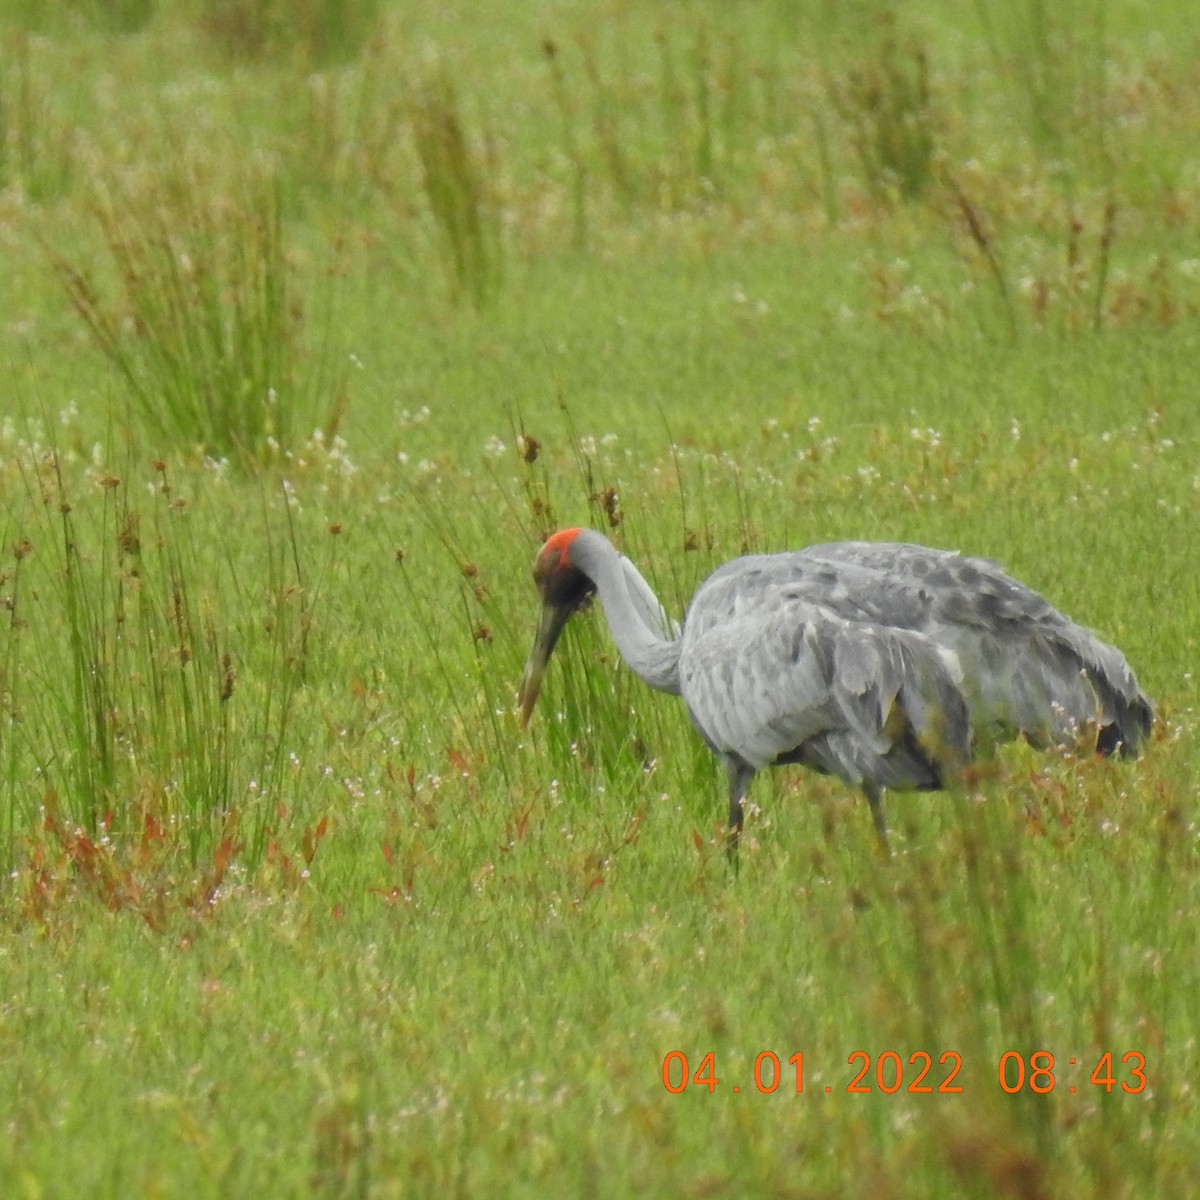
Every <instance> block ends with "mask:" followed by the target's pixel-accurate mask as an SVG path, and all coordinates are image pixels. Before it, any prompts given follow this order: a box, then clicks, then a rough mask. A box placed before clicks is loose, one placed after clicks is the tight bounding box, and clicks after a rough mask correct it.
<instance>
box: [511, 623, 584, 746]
mask: <svg viewBox="0 0 1200 1200" xmlns="http://www.w3.org/2000/svg"><path fill="white" fill-rule="evenodd" d="M573 611H574V609H573V607H572V606H570V605H562V604H545V605H543V607H542V616H541V620H540V621H539V622H538V629H537V634H536V635H535V636H534V639H533V649H532V650H530V652H529V658H528V659H527V660H526V662H525V674H524V675H523V676H522V677H521V687H520V690H519V691H518V692H517V703H518V704H519V705H520V706H521V713H520V720H521V728H522V729H524V728H525V726H526V725H528V724H529V716H530V714H531V713H532V712H533V706H534V704H535V703H536V702H537V698H538V691H539V690H540V689H541V686H542V676H543V675H545V673H546V664H547V663H548V662H549V661H550V655H551V654H552V653H553V652H554V647H555V646H556V645H557V643H558V637H559V634H561V633H562V631H563V626H564V625H566V623H567V618H568V617H569V616H570V615H571V613H572V612H573Z"/></svg>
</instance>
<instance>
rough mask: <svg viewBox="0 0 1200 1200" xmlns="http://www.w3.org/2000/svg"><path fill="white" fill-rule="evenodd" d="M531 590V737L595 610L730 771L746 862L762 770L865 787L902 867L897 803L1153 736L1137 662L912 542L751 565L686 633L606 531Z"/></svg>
mask: <svg viewBox="0 0 1200 1200" xmlns="http://www.w3.org/2000/svg"><path fill="white" fill-rule="evenodd" d="M533 577H534V581H535V583H536V584H537V587H538V590H539V592H540V593H541V597H542V613H541V620H540V622H539V625H538V630H537V634H536V637H535V640H534V644H533V649H532V651H531V653H530V655H529V660H528V662H527V664H526V666H525V674H524V678H523V679H522V680H521V687H520V691H519V693H518V703H519V705H520V720H521V724H522V726H524V725H526V724H527V723H528V721H529V717H530V714H531V713H532V711H533V707H534V703H535V702H536V700H537V696H538V691H539V689H540V687H541V684H542V678H543V676H544V674H545V669H546V664H547V662H548V661H549V659H550V655H551V653H552V651H553V650H554V647H555V644H556V643H557V641H558V638H559V635H560V634H561V632H562V630H563V627H564V626H565V624H566V622H567V620H568V618H569V617H570V616H571V614H572V613H573V612H575V610H576V609H577V608H579V606H580V605H581V604H582V603H583V602H584V601H585V600H586V599H588V597H590V596H591V595H593V594H596V595H598V596H599V598H600V603H601V605H602V606H603V609H604V615H605V617H606V618H607V620H608V626H609V629H610V631H611V633H612V637H613V640H614V641H615V642H616V645H617V649H618V651H619V652H620V654H621V657H622V658H623V659H624V660H625V662H626V663H627V664H628V666H629V667H630V669H631V670H632V671H633V672H634V673H635V674H636V675H638V676H639V677H640V678H641V679H643V680H644V681H645V682H646V683H648V684H649V685H650V686H651V687H654V688H659V689H660V690H662V691H665V692H672V693H674V694H676V695H680V696H682V697H683V702H684V704H685V705H686V706H687V711H688V715H689V716H690V717H691V720H692V723H693V724H694V725H695V727H696V729H697V730H698V731H699V733H700V735H701V737H703V738H704V740H705V741H706V742H707V743H708V745H709V746H710V747H712V749H713V750H714V751H715V752H716V754H717V755H718V757H719V758H720V759H721V761H722V762H723V763H724V765H725V770H726V774H727V776H728V782H729V831H728V847H729V850H730V854H731V856H735V855H736V850H737V844H738V839H739V837H740V835H741V832H742V827H743V819H744V804H745V799H746V793H747V789H748V788H749V785H750V780H751V778H752V777H753V775H754V773H755V772H756V771H757V770H759V768H761V767H766V766H770V765H772V764H777V763H802V764H804V765H806V766H809V767H812V768H815V769H816V770H817V771H820V772H822V773H825V774H829V775H834V776H837V777H838V778H840V779H843V780H845V781H846V783H848V784H852V785H855V786H857V787H860V788H862V790H863V792H864V793H865V794H866V797H867V800H868V802H869V804H870V808H871V815H872V817H873V819H874V823H875V829H876V832H877V834H878V836H879V840H880V842H881V844H882V846H883V848H884V850H885V851H886V850H887V825H886V822H885V820H884V813H883V806H882V793H883V791H884V789H894V790H899V791H912V790H934V789H938V788H942V787H944V786H947V785H949V784H951V783H953V782H954V781H955V780H956V779H957V778H958V777H959V776H960V775H961V772H962V770H963V768H964V767H965V766H966V765H967V764H968V763H969V762H970V761H971V759H972V758H973V756H974V755H975V754H976V753H977V752H978V751H980V750H981V748H982V747H983V746H984V745H987V744H993V743H995V742H997V741H1003V740H1008V739H1012V738H1016V737H1024V738H1026V739H1027V740H1028V741H1029V742H1030V743H1032V744H1033V745H1035V746H1038V747H1048V746H1052V745H1060V746H1073V745H1078V744H1079V743H1080V742H1081V741H1083V740H1084V739H1087V741H1089V742H1090V743H1091V744H1093V745H1094V747H1095V750H1096V752H1098V753H1100V754H1105V755H1107V754H1112V753H1114V752H1118V753H1120V754H1123V755H1127V756H1132V755H1135V754H1136V753H1137V751H1138V748H1139V746H1140V744H1141V742H1142V740H1143V739H1144V738H1145V737H1146V736H1147V734H1148V733H1149V730H1150V723H1151V717H1152V708H1151V704H1150V701H1149V700H1148V699H1147V698H1146V696H1145V694H1144V693H1143V692H1142V690H1141V688H1140V687H1139V686H1138V682H1137V679H1136V678H1135V676H1134V673H1133V671H1132V670H1131V669H1130V666H1129V664H1128V663H1127V662H1126V660H1125V657H1124V656H1123V655H1122V654H1121V652H1120V651H1119V650H1117V649H1116V648H1115V647H1114V646H1110V645H1108V644H1107V643H1105V642H1103V641H1101V640H1100V639H1099V638H1097V637H1096V636H1095V635H1094V634H1093V633H1092V632H1090V631H1089V630H1087V629H1085V628H1083V627H1082V626H1080V625H1077V624H1076V623H1075V622H1074V621H1072V620H1071V619H1070V618H1069V617H1067V616H1065V615H1064V614H1063V613H1061V612H1059V611H1058V609H1056V608H1054V607H1053V606H1052V605H1051V604H1050V603H1048V602H1047V601H1046V600H1045V599H1043V598H1042V597H1041V596H1040V595H1038V594H1037V592H1035V591H1033V590H1032V589H1031V588H1029V587H1026V586H1025V585H1024V584H1022V583H1019V582H1017V580H1015V579H1013V578H1012V577H1011V576H1009V575H1007V574H1006V573H1005V572H1004V570H1003V569H1002V568H1001V567H1000V566H999V565H998V564H997V563H996V562H994V561H992V560H991V559H988V558H973V557H968V556H965V555H960V554H958V553H957V552H955V551H952V550H934V549H930V548H928V547H925V546H915V545H908V544H904V543H898V542H830V543H827V544H824V545H817V546H809V547H808V548H807V549H805V550H796V551H791V552H785V553H779V554H749V555H745V556H743V557H741V558H735V559H733V560H732V561H730V562H728V563H726V564H725V565H724V566H721V567H718V568H717V569H716V570H715V571H713V572H712V574H711V575H709V576H708V577H707V578H705V579H704V580H703V581H702V582H701V584H700V586H699V587H698V588H697V589H696V592H695V594H694V595H693V597H692V600H691V603H690V604H689V606H688V609H687V613H686V615H685V617H684V622H683V628H682V630H680V629H679V628H678V627H677V626H676V625H675V624H674V622H672V621H671V620H670V618H669V617H668V616H667V615H666V612H665V611H664V609H663V607H662V605H661V604H660V603H659V601H658V599H657V597H656V596H655V594H654V592H653V591H652V589H651V588H650V585H649V584H648V583H647V582H646V581H645V579H643V578H642V576H641V574H640V573H639V572H638V570H637V568H636V567H635V566H634V565H633V563H632V562H630V560H629V559H628V558H626V557H625V556H624V555H622V554H620V553H619V552H618V551H617V550H616V548H615V547H614V546H613V544H612V543H611V542H610V541H609V540H608V539H607V538H606V537H605V536H604V535H603V534H600V533H597V532H596V531H595V530H592V529H563V530H560V531H559V532H557V533H555V534H553V535H552V536H551V537H550V538H549V539H548V540H547V541H546V543H545V545H544V546H542V548H541V550H540V552H539V553H538V556H537V559H536V561H535V563H534V569H533ZM735 861H736V860H735Z"/></svg>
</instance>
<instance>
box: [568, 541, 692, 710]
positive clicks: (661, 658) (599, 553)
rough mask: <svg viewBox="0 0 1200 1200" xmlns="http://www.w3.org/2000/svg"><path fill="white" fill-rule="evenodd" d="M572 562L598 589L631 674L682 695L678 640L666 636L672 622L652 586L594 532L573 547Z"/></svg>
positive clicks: (609, 543) (654, 686)
mask: <svg viewBox="0 0 1200 1200" xmlns="http://www.w3.org/2000/svg"><path fill="white" fill-rule="evenodd" d="M589 533H590V534H591V537H585V535H586V534H589ZM571 559H572V562H574V563H575V565H576V566H578V567H579V568H580V569H581V570H582V571H583V572H584V573H585V574H586V575H587V576H588V578H589V579H591V581H592V582H593V583H594V584H595V585H596V594H597V595H598V596H599V597H600V603H601V605H602V606H603V608H604V616H605V618H606V619H607V621H608V627H609V630H610V631H611V632H612V636H613V641H614V642H616V644H617V649H618V650H619V651H620V653H621V657H622V659H624V660H625V663H626V664H627V665H628V667H629V668H630V670H632V671H633V673H634V674H635V675H637V676H638V678H639V679H641V680H642V681H643V682H645V683H648V684H649V685H650V686H651V687H653V688H658V689H659V690H660V691H663V692H672V693H674V694H675V695H678V694H679V639H678V638H677V637H667V636H664V633H665V632H666V625H667V622H668V618H667V617H666V614H665V613H664V612H663V609H662V605H661V604H659V602H658V598H657V597H656V596H655V595H654V592H653V591H652V590H651V588H650V585H649V584H648V583H647V582H646V581H645V580H644V579H643V578H642V576H641V575H640V574H639V573H638V571H637V569H636V568H635V567H634V565H633V564H632V563H631V562H629V560H628V559H622V558H621V556H620V555H619V554H618V553H617V551H616V550H615V549H614V547H613V545H612V543H611V542H609V541H608V539H607V538H605V537H603V536H602V535H601V534H596V533H592V531H590V530H585V531H583V533H581V534H580V535H579V536H578V537H577V538H576V542H575V543H574V544H572V547H571ZM656 626H657V628H656Z"/></svg>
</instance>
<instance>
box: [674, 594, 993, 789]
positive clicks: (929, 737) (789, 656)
mask: <svg viewBox="0 0 1200 1200" xmlns="http://www.w3.org/2000/svg"><path fill="white" fill-rule="evenodd" d="M768 574H769V572H768ZM722 613H723V614H724V615H723V616H722ZM683 637H684V645H683V652H682V654H681V656H680V661H681V674H680V682H681V685H682V691H683V696H684V700H685V701H686V702H687V705H688V708H689V711H690V712H691V715H692V719H693V721H694V722H695V724H696V725H697V727H698V728H699V729H700V731H701V732H702V733H703V734H704V736H705V737H706V738H707V740H708V741H709V743H710V744H711V745H712V746H713V747H714V748H715V749H716V750H718V751H719V752H721V753H723V754H726V755H730V756H732V757H735V758H737V759H739V760H741V761H743V762H745V763H746V764H747V765H749V766H751V767H755V768H757V767H761V766H765V765H767V764H768V763H773V762H779V761H801V762H807V763H809V764H810V765H812V766H815V767H817V768H818V769H820V770H823V771H828V772H831V773H834V774H837V775H839V776H841V777H842V778H844V779H846V780H848V781H850V782H853V783H861V782H863V781H864V780H872V781H874V782H876V783H881V784H883V785H885V786H891V787H927V786H935V785H936V784H937V783H938V782H940V776H941V772H942V771H943V770H944V769H947V768H950V767H954V768H957V767H958V766H959V765H961V764H962V763H963V762H965V761H966V759H967V757H968V754H969V748H970V725H969V718H968V714H967V709H966V704H965V701H964V699H963V697H962V694H961V692H960V690H959V686H958V678H959V671H958V665H957V661H956V660H955V658H954V656H953V655H952V654H950V653H948V652H946V651H945V650H943V649H941V648H940V647H938V646H937V645H936V644H934V643H933V642H932V641H931V640H930V639H928V638H927V637H925V636H924V635H922V634H919V633H914V632H912V631H909V630H897V629H891V628H888V627H887V626H885V625H880V624H878V623H875V622H869V621H862V620H860V621H850V620H847V619H846V618H845V617H842V616H840V615H839V614H838V613H837V612H835V611H832V610H831V609H830V608H829V607H827V606H825V605H823V604H819V603H814V602H812V601H810V600H808V599H806V598H804V597H803V596H802V595H799V594H797V593H795V592H794V591H792V590H790V588H789V584H788V581H787V580H786V579H785V580H783V582H782V583H780V581H778V580H776V581H775V582H774V584H772V583H771V581H770V580H769V579H763V578H761V577H759V578H756V579H755V580H754V581H752V582H751V584H750V586H749V587H743V586H739V583H738V579H737V577H736V576H734V575H728V574H727V575H726V576H725V577H724V578H723V579H720V580H716V581H715V582H709V583H707V584H705V585H704V588H703V591H702V594H701V593H698V594H697V598H696V600H694V601H693V605H692V608H691V610H690V611H689V614H688V619H687V621H686V622H685V624H684V634H683Z"/></svg>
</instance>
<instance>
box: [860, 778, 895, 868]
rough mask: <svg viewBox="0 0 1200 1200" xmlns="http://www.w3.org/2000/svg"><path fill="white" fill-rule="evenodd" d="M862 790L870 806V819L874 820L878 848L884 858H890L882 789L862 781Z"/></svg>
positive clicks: (890, 851)
mask: <svg viewBox="0 0 1200 1200" xmlns="http://www.w3.org/2000/svg"><path fill="white" fill-rule="evenodd" d="M863 791H864V792H865V793H866V796H867V803H868V804H869V805H870V806H871V820H872V821H874V822H875V833H876V834H877V835H878V837H879V848H880V849H881V850H882V851H883V856H884V858H890V857H891V854H892V848H891V846H890V845H889V844H888V832H887V821H886V820H884V816H883V789H882V788H879V787H876V785H875V784H873V783H864V784H863Z"/></svg>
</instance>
